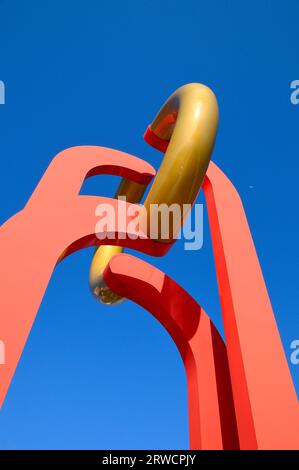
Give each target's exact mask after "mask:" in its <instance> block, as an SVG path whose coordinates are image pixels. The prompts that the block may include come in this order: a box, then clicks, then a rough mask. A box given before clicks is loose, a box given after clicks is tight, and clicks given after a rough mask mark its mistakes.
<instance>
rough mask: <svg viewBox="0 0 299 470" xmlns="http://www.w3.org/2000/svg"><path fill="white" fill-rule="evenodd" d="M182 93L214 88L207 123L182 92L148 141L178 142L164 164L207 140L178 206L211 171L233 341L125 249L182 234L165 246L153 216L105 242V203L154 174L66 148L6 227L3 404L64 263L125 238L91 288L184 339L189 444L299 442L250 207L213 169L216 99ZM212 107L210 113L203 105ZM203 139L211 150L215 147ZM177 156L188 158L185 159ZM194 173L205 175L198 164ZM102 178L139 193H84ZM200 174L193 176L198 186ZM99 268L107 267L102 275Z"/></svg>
mask: <svg viewBox="0 0 299 470" xmlns="http://www.w3.org/2000/svg"><path fill="white" fill-rule="evenodd" d="M183 90H184V93H183V94H184V96H185V93H186V94H188V100H187V102H188V106H191V109H192V106H193V105H194V102H192V98H190V97H189V96H191V94H190V95H189V92H190V91H191V90H195V92H196V93H198V94H199V95H200V96H201V98H202V96H203V95H202V94H201V93H203V94H205V93H206V94H207V97H208V103H207V102H206V101H205V100H203V99H201V100H200V99H199V101H197V102H196V103H197V104H196V106H195V108H193V111H194V113H193V117H194V116H195V117H196V116H197V117H198V119H199V120H198V121H197V122H196V123H195V124H194V123H193V122H189V123H188V126H187V134H184V132H183V131H182V129H184V125H183V124H184V122H185V121H184V119H185V118H186V112H185V111H186V108H185V104H184V107H182V108H181V107H180V105H182V104H183V103H184V99H182V100H180V99H177V97H178V96H181V93H182V90H179V91H178V92H177V93H178V94H174V95H173V96H175V97H176V98H175V100H174V101H171V100H170V105H169V107H167V106H166V111H165V108H162V114H158V118H157V120H155V121H154V123H153V124H152V125H151V126H150V128H149V129H148V131H147V132H146V134H145V139H146V140H147V142H148V143H149V144H151V145H153V146H154V147H156V148H158V149H159V150H161V151H162V152H165V151H166V149H167V148H168V145H169V152H168V153H167V155H166V157H167V158H166V157H165V159H166V160H165V162H167V160H168V157H169V155H175V154H176V153H179V152H180V151H182V152H184V151H185V150H186V148H188V151H187V153H186V154H184V156H185V158H186V155H187V156H190V155H191V156H192V148H193V147H192V146H193V145H194V142H195V144H196V145H198V147H195V148H196V152H198V151H199V155H202V156H203V159H202V160H201V162H200V163H201V164H200V165H199V167H198V171H197V173H196V182H195V183H194V186H192V191H188V194H187V195H186V193H184V191H183V190H182V194H183V197H182V199H181V200H179V202H180V203H184V202H185V201H186V200H188V201H189V202H191V203H193V202H194V199H195V197H196V194H197V191H198V189H199V186H200V184H201V182H202V179H203V178H204V180H203V184H202V189H203V191H204V194H205V197H206V204H207V209H208V215H209V222H210V230H211V237H212V244H213V251H214V257H215V266H216V273H217V279H218V286H219V293H220V300H221V308H222V315H223V322H224V328H225V338H226V344H224V342H223V340H222V339H221V337H220V336H219V334H218V332H217V331H216V329H215V327H214V326H213V325H212V323H211V321H210V320H209V317H208V316H207V314H206V313H205V312H204V311H203V310H202V309H201V307H200V306H199V305H198V304H197V303H196V302H195V300H194V299H192V298H191V297H190V296H189V295H188V293H187V292H186V291H184V290H183V289H182V288H181V287H180V286H178V285H177V284H176V283H175V282H174V281H173V280H172V279H170V278H169V277H167V276H166V274H164V273H162V272H161V271H159V270H157V269H156V268H154V267H153V266H151V265H149V264H148V263H145V262H143V261H141V260H139V259H138V258H135V257H133V256H129V255H125V254H117V253H120V251H121V249H120V246H128V247H131V248H134V249H136V250H140V251H143V252H146V253H149V254H152V255H154V256H161V255H163V254H165V253H166V252H167V251H168V250H169V248H170V247H171V244H172V242H173V240H174V238H175V237H172V236H171V237H170V238H169V240H166V241H165V240H159V237H158V239H157V240H153V239H151V238H150V237H149V235H148V233H147V232H146V231H144V230H142V224H143V222H142V220H144V219H142V217H144V214H143V215H142V217H141V219H140V226H139V227H138V229H136V231H135V233H134V234H131V235H135V237H131V238H130V237H129V235H130V234H129V233H128V232H126V234H125V235H126V236H125V237H123V235H124V234H123V233H121V232H120V230H119V227H118V226H117V225H116V226H115V230H114V232H115V239H114V240H111V238H110V239H105V238H104V237H101V240H100V239H99V238H98V237H97V235H99V234H96V233H95V226H96V217H95V209H96V207H97V206H98V205H99V204H102V203H106V202H109V204H111V205H112V206H113V207H114V208H115V211H116V212H117V211H119V210H120V207H123V208H128V207H131V206H132V203H131V201H130V199H131V197H130V191H132V189H130V188H132V186H133V189H134V187H135V189H134V190H133V193H134V194H133V199H134V201H135V202H138V200H140V198H141V197H142V192H143V190H144V188H145V187H146V186H147V185H148V183H149V182H150V180H151V179H152V177H153V176H154V174H155V171H154V169H153V168H152V167H151V166H150V165H149V164H147V163H146V162H144V161H142V160H140V159H138V158H136V157H133V156H131V155H128V154H124V153H123V152H118V151H116V150H111V149H106V148H102V147H91V146H90V147H75V148H71V149H67V150H65V151H63V152H61V154H59V155H58V156H57V157H55V158H54V160H53V161H52V163H51V164H50V166H49V168H48V169H47V171H46V172H45V174H44V176H43V177H42V179H41V181H40V183H39V185H38V186H37V188H36V190H35V191H34V193H33V195H32V197H31V198H30V200H29V201H28V203H27V204H26V206H25V208H24V209H23V210H22V211H20V212H19V213H18V214H16V215H15V216H14V217H12V218H11V219H10V220H8V221H7V222H6V223H5V224H4V225H3V226H2V227H1V229H0V255H1V271H0V276H1V296H0V312H1V313H0V340H1V341H2V344H4V345H5V363H4V364H0V404H2V402H3V400H4V398H5V395H6V392H7V390H8V387H9V384H10V381H11V379H12V376H13V374H14V372H15V368H16V366H17V363H18V360H19V358H20V355H21V353H22V350H23V348H24V345H25V343H26V340H27V337H28V335H29V332H30V329H31V326H32V323H33V321H34V318H35V315H36V313H37V311H38V308H39V305H40V302H41V300H42V297H43V294H44V292H45V290H46V287H47V284H48V282H49V279H50V277H51V274H52V271H53V269H54V268H55V264H56V263H57V261H58V260H59V261H61V260H62V259H63V258H64V257H65V256H67V255H69V254H71V253H72V252H74V251H75V250H78V249H80V248H83V247H85V246H92V245H99V244H101V245H102V244H105V245H114V248H113V249H111V248H110V247H109V248H108V247H102V248H100V250H99V251H98V253H97V255H96V257H95V258H94V261H93V266H92V272H91V284H92V289H93V291H95V294H96V295H100V296H101V295H102V294H103V291H101V289H105V291H104V293H105V292H106V293H107V292H108V296H107V297H106V300H108V303H110V302H111V300H112V301H114V300H116V301H118V300H119V299H120V298H121V297H126V298H130V299H132V300H133V301H135V302H137V303H139V304H140V305H142V306H143V307H144V308H146V309H147V310H148V311H149V312H150V313H152V314H153V315H154V316H155V317H156V318H157V319H158V320H159V321H160V322H161V323H162V324H163V325H164V326H165V327H166V329H167V330H168V332H169V333H170V335H171V336H172V338H173V339H174V341H175V343H176V344H177V346H178V348H179V351H180V353H181V355H182V358H183V361H184V364H185V369H186V374H187V382H188V401H189V423H190V447H191V448H193V449H238V448H240V449H298V448H299V406H298V400H297V396H296V392H295V389H294V385H293V382H292V379H291V375H290V372H289V368H288V364H287V361H286V358H285V354H284V351H283V347H282V343H281V340H280V336H279V332H278V329H277V325H276V322H275V317H274V314H273V311H272V307H271V303H270V299H269V297H268V293H267V290H266V286H265V283H264V279H263V276H262V272H261V268H260V265H259V262H258V258H257V254H256V251H255V248H254V244H253V241H252V237H251V234H250V229H249V227H248V223H247V220H246V215H245V212H244V209H243V206H242V202H241V200H240V197H239V195H238V193H237V191H236V189H235V188H234V186H233V185H232V183H231V182H230V181H229V180H228V178H227V177H226V176H225V175H224V174H223V172H222V171H221V170H220V169H219V168H218V167H217V166H216V165H215V164H214V163H213V162H211V163H210V165H209V167H208V162H209V158H210V154H211V151H212V146H213V141H214V137H215V134H216V129H217V105H215V104H216V100H215V101H214V98H213V95H212V93H211V92H210V91H209V90H208V89H207V88H206V87H203V86H202V85H197V84H192V85H187V86H186V87H184V88H183ZM187 92H188V93H187ZM192 93H193V91H192ZM199 95H198V96H199ZM186 106H187V105H186ZM205 106H207V108H208V112H203V111H204V110H206V108H205ZM210 106H211V108H210ZM163 109H164V111H165V113H164V111H163ZM188 109H190V107H189V108H188ZM191 114H192V113H191ZM205 116H206V117H207V120H205ZM182 123H183V124H182ZM193 124H194V127H193ZM189 131H190V132H191V137H192V138H193V139H194V140H192V139H191V138H190V135H188V132H189ZM184 136H185V137H184ZM207 137H208V138H207ZM184 138H186V141H185V140H184ZM197 139H198V142H197ZM205 139H207V140H205ZM203 142H204V144H203ZM190 143H191V147H188V145H189V144H190ZM202 145H203V146H204V145H206V147H205V149H204V148H203V147H201V146H202ZM205 150H206V151H205ZM200 152H203V153H202V154H201V153H200ZM190 158H191V157H190ZM176 162H180V164H181V163H182V160H176ZM165 164H166V163H165ZM180 164H179V166H178V167H174V171H175V172H177V171H178V172H179V171H180V168H182V167H181V166H180ZM163 165H164V162H163V164H162V167H161V169H160V170H159V173H158V177H159V179H160V180H158V181H160V183H159V185H157V186H156V189H157V191H158V196H157V193H155V189H154V188H155V186H153V191H152V192H150V193H149V196H148V198H149V199H147V203H151V202H152V201H156V200H157V199H159V201H160V196H161V194H162V195H163V184H164V181H165V184H166V183H167V182H168V176H169V175H168V174H166V175H165V173H163V170H162V169H163ZM167 165H169V161H168V163H167ZM170 167H171V165H170ZM207 167H208V169H207ZM168 168H169V167H168ZM191 168H193V169H192V171H193V172H194V167H192V166H191ZM206 170H207V172H206ZM100 173H113V174H118V175H120V176H122V177H124V178H125V179H126V181H125V182H124V183H121V184H122V186H121V187H120V190H119V193H120V194H124V193H129V198H128V200H129V201H130V202H123V201H121V202H120V203H119V202H118V203H117V201H116V200H114V199H109V198H101V197H94V196H79V195H78V193H79V191H80V187H81V185H82V182H83V180H84V178H85V177H87V176H91V175H94V174H100ZM205 173H206V176H205V177H204V175H205ZM193 175H194V173H193ZM191 177H192V174H191V175H189V180H188V181H189V182H190V181H191V180H192V178H191ZM129 180H133V181H134V184H133V185H132V184H131V183H129ZM161 181H162V182H161ZM181 181H186V180H185V179H183V180H181ZM136 184H137V185H139V186H136ZM154 184H155V183H154ZM160 184H161V185H160ZM134 185H135V186H134ZM136 188H137V190H136ZM183 188H184V186H183ZM135 190H136V191H135ZM160 191H162V193H161V192H160ZM179 193H180V188H179ZM131 194H132V193H131ZM175 197H177V194H176V195H175ZM151 198H152V199H151ZM185 198H186V199H185ZM166 202H168V203H171V198H170V200H169V199H167V198H166ZM147 203H146V204H147ZM136 209H137V207H136ZM141 214H142V213H141ZM102 235H105V234H102ZM120 235H122V236H120ZM172 235H173V234H172ZM103 248H104V250H106V255H105V251H104V250H103ZM116 254H117V255H116ZM102 255H103V256H102ZM115 255H116V256H115ZM98 257H99V258H98ZM128 258H129V260H130V262H127V261H128ZM98 262H99V264H98ZM97 266H99V267H100V272H97V271H93V269H94V268H95V267H97ZM99 282H100V284H99ZM97 287H100V289H97ZM95 289H97V290H95ZM107 289H108V290H107ZM141 291H142V296H141V295H140V292H141ZM109 292H110V293H109ZM16 293H17V295H16ZM103 300H104V301H105V298H104V299H103ZM186 306H187V307H186Z"/></svg>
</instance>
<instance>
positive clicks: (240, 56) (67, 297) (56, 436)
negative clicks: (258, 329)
mask: <svg viewBox="0 0 299 470" xmlns="http://www.w3.org/2000/svg"><path fill="white" fill-rule="evenodd" d="M298 14H299V3H298V1H296V0H288V1H287V2H280V1H278V0H272V1H270V0H268V1H266V0H252V1H251V2H240V1H238V0H230V1H229V0H210V1H201V0H185V1H184V2H183V1H178V0H172V1H170V0H164V1H163V2H161V1H157V0H152V1H149V0H138V1H137V0H133V1H131V0H128V1H126V2H123V1H120V0H118V1H114V0H105V1H103V0H97V1H96V0H86V1H84V2H79V1H76V0H72V1H71V0H68V1H67V0H59V1H55V0H52V1H43V2H40V1H35V0H28V1H27V2H21V1H16V2H9V1H5V0H2V1H1V0H0V18H1V28H0V80H3V81H4V83H5V86H6V104H5V105H1V106H0V136H1V138H0V155H1V160H0V161H1V166H2V171H1V184H0V198H1V201H2V204H1V207H0V217H1V222H3V221H4V220H6V219H7V218H9V217H10V216H11V215H12V214H14V213H15V212H16V211H18V210H19V209H21V208H22V207H23V205H24V204H25V202H26V201H27V199H28V198H29V196H30V194H31V192H32V191H33V189H34V187H35V186H36V184H37V182H38V181H39V178H40V177H41V175H42V174H43V172H44V170H45V169H46V167H47V165H48V163H49V162H50V160H51V159H52V158H53V156H54V155H55V154H56V153H57V152H58V151H60V150H61V149H63V148H66V147H69V146H73V145H82V144H83V145H84V144H94V145H102V146H108V147H114V148H117V149H121V150H124V151H127V152H129V153H132V154H135V155H137V156H140V157H143V158H144V159H146V160H147V161H149V162H150V163H152V164H153V165H154V166H155V167H158V166H159V162H160V159H161V155H160V154H159V153H158V152H156V151H155V150H153V149H151V148H150V147H148V146H147V145H146V144H145V143H144V142H143V140H142V134H143V131H144V130H145V128H146V126H147V125H148V124H149V122H150V121H151V120H152V118H153V117H154V115H155V113H156V112H157V110H158V109H159V107H160V106H161V104H162V102H163V100H165V99H166V98H167V97H168V96H169V94H170V93H171V92H172V91H174V90H175V89H176V88H178V87H179V86H181V85H183V84H185V83H188V82H201V83H204V84H206V85H208V86H210V87H212V89H213V90H214V92H215V93H216V95H217V98H218V102H219V108H220V128H219V133H218V137H217V143H216V147H215V151H214V154H213V160H214V161H215V162H216V163H217V164H218V165H219V166H220V167H221V168H222V169H223V170H224V171H225V172H226V174H227V175H228V176H229V177H230V179H231V180H232V181H233V183H234V184H235V186H236V187H237V188H238V190H239V192H240V194H241V197H242V200H243V203H244V206H245V209H246V213H247V216H248V220H249V224H250V227H251V230H252V234H253V237H254V241H255V245H256V248H257V252H258V255H259V259H260V262H261V266H262V269H263V273H264V276H265V280H266V283H267V287H268V291H269V294H270V297H271V301H272V304H273V308H274V311H275V315H276V319H277V322H278V326H279V329H280V333H281V336H282V340H283V344H284V347H285V351H286V355H287V357H288V359H289V357H290V352H291V350H290V343H291V341H292V340H294V339H299V321H298V295H297V293H298V225H299V224H298V215H297V214H298V205H297V202H298V196H297V185H298V176H297V175H298V169H299V163H298V152H299V142H298V125H299V105H298V106H294V105H292V104H291V102H290V93H291V91H290V83H291V81H293V80H295V79H299V70H298V58H299V57H298V55H299V51H298V44H299V41H298V39H299V37H298V36H299V32H298ZM117 184H118V180H117V178H116V177H112V176H101V177H96V178H93V179H91V180H89V181H88V182H86V183H85V185H84V188H83V189H82V192H84V193H87V194H102V195H107V196H112V195H113V193H114V191H115V189H116V187H117ZM199 200H200V201H203V198H202V196H201V197H200V198H199ZM91 256H92V250H83V251H81V252H78V253H76V254H74V255H73V256H71V257H69V258H68V259H66V260H65V261H64V262H63V263H62V264H60V265H59V266H58V267H57V269H56V270H55V272H54V275H53V277H52V279H51V282H50V285H49V287H48V290H47V292H46V295H45V297H44V299H43V303H42V306H41V308H40V311H39V313H38V316H37V318H36V321H35V324H34V327H33V329H32V332H31V335H30V338H29V341H28V343H27V345H26V348H25V351H24V354H23V356H22V358H21V361H20V363H19V366H18V369H17V372H16V374H15V377H14V379H13V382H12V384H11V388H10V390H9V393H8V395H7V398H6V401H5V403H4V406H3V408H2V410H1V411H0V448H2V449H27V448H71V449H73V448H98V449H108V448H110V449H116V448H120V449H138V448H152V449H156V448H178V449H180V448H187V447H188V421H187V397H186V379H185V373H184V368H183V364H182V361H181V359H180V357H179V354H178V352H177V350H176V347H175V345H174V344H173V342H172V340H171V338H170V337H169V336H168V334H167V333H166V332H165V331H164V330H163V328H162V327H161V326H160V325H159V323H158V322H157V321H156V320H155V319H154V318H152V317H151V316H150V315H149V314H148V313H147V312H146V311H144V310H143V309H141V308H140V307H138V306H137V305H134V304H133V303H131V302H125V303H123V304H122V305H121V306H119V307H117V308H114V309H112V308H110V309H109V308H105V307H104V306H101V305H99V304H97V303H96V302H95V300H94V299H93V298H92V297H91V295H90V293H89V289H88V271H89V264H90V260H91ZM143 258H144V259H147V260H149V259H150V258H149V257H148V256H143ZM151 262H154V264H155V265H156V266H158V267H159V268H161V269H163V270H164V271H165V272H166V273H167V274H169V275H170V276H171V277H173V278H174V279H175V280H176V281H178V282H179V283H180V284H181V285H182V286H184V287H185V288H186V289H187V290H188V291H189V292H190V293H191V294H192V295H193V296H194V297H195V298H196V299H197V300H198V302H199V303H200V304H201V305H202V306H203V307H204V309H205V310H206V311H207V312H209V314H210V316H211V318H212V319H213V320H214V322H215V323H216V325H217V327H218V328H219V330H220V331H221V332H222V331H223V328H222V321H221V314H220V307H219V299H218V292H217V283H216V278H215V271H214V265H213V256H212V250H211V243H210V236H209V230H208V223H207V218H206V214H205V227H204V246H203V248H202V249H201V250H200V251H197V252H191V251H184V250H183V242H182V241H179V242H178V243H177V244H176V246H175V247H174V248H173V249H172V250H171V251H170V252H169V254H168V255H167V257H165V258H163V259H154V260H151ZM290 369H291V372H292V375H293V379H294V383H295V385H296V388H297V392H298V391H299V365H297V366H294V365H291V364H290Z"/></svg>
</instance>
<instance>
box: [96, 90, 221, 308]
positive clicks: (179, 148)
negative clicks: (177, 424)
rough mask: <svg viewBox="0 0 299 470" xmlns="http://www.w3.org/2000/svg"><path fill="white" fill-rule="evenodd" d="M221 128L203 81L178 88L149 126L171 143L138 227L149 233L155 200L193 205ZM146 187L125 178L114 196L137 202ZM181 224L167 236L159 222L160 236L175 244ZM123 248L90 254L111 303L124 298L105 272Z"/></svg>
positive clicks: (100, 292) (100, 294)
mask: <svg viewBox="0 0 299 470" xmlns="http://www.w3.org/2000/svg"><path fill="white" fill-rule="evenodd" d="M217 128H218V105H217V100H216V97H215V95H214V93H213V92H212V91H211V89H210V88H208V87H206V86H205V85H202V84H199V83H190V84H188V85H184V86H182V87H181V88H179V89H178V90H176V91H175V92H174V93H173V94H172V95H171V96H170V97H169V98H168V100H167V101H166V102H165V103H164V105H163V106H162V108H161V109H160V111H159V112H158V114H157V116H156V117H155V119H154V120H153V122H152V124H151V125H150V126H149V129H150V131H151V132H152V133H153V134H154V135H155V136H156V137H157V138H160V139H163V140H164V141H168V142H169V144H168V147H167V150H166V152H165V155H164V158H163V160H162V163H161V165H160V168H159V170H158V172H157V175H156V177H155V180H154V182H153V184H152V187H151V188H150V190H149V193H148V195H147V197H146V199H145V201H144V210H142V212H141V215H140V226H141V228H142V229H144V231H146V233H147V234H148V235H149V236H150V233H151V220H150V207H151V205H152V204H158V205H160V204H167V205H168V206H171V205H172V204H179V205H180V207H181V209H182V210H183V205H184V204H193V202H194V200H195V198H196V196H197V194H198V191H199V189H200V186H201V184H202V181H203V179H204V176H205V174H206V171H207V169H208V165H209V162H210V159H211V154H212V151H213V147H214V142H215V138H216V134H217ZM145 189H146V187H145V186H144V185H140V184H137V183H134V182H132V181H129V180H125V179H124V180H122V182H121V183H120V186H119V188H118V190H117V193H116V197H117V196H126V198H127V201H128V202H133V203H139V202H140V201H141V199H142V196H143V194H144V192H145ZM180 228H181V227H175V228H173V227H172V225H171V224H170V226H169V236H168V237H167V239H164V238H163V237H162V236H161V230H160V227H158V229H157V231H156V233H157V237H156V239H157V240H158V241H159V242H161V243H172V242H173V240H174V239H175V238H176V236H177V234H178V233H177V232H178V230H179V229H180ZM152 233H153V232H152ZM122 251H123V248H122V247H118V246H117V247H115V246H105V245H103V246H100V247H99V248H97V249H96V251H95V254H94V256H93V259H92V263H91V270H90V277H89V280H90V287H91V290H92V292H93V294H94V295H95V296H96V298H97V299H98V300H100V301H101V302H102V303H104V304H107V305H111V304H118V303H120V302H121V301H122V298H121V297H119V296H118V295H117V294H115V293H114V292H112V291H111V290H110V289H109V288H108V287H107V286H105V283H104V281H103V276H102V275H103V272H104V270H105V268H106V266H107V264H108V263H109V261H110V259H111V258H112V257H113V256H115V255H116V254H119V253H121V252H122Z"/></svg>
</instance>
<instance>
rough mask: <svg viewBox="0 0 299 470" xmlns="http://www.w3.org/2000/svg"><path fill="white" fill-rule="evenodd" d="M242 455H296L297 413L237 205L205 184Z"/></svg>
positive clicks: (212, 177) (216, 181)
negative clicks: (288, 451)
mask: <svg viewBox="0 0 299 470" xmlns="http://www.w3.org/2000/svg"><path fill="white" fill-rule="evenodd" d="M203 190H204V193H205V197H206V201H207V208H208V215H209V223H210V229H211V237H212V244H213V251H214V257H215V265H216V273H217V279H218V286H219V294H220V300H221V307H222V315H223V322H224V328H225V336H226V344H227V352H228V359H229V367H230V373H231V379H232V388H233V396H234V403H235V410H236V417H237V423H238V433H239V439H240V447H241V449H255V448H257V449H298V448H299V420H298V418H299V407H298V400H297V395H296V391H295V388H294V385H293V381H292V377H291V374H290V371H289V367H288V364H287V360H286V357H285V354H284V350H283V346H282V342H281V339H280V335H279V331H278V328H277V325H276V321H275V317H274V313H273V310H272V307H271V302H270V299H269V296H268V293H267V289H266V285H265V282H264V278H263V275H262V271H261V267H260V264H259V261H258V257H257V254H256V251H255V247H254V243H253V240H252V237H251V233H250V229H249V226H248V223H247V219H246V215H245V212H244V208H243V205H242V202H241V199H240V197H239V195H238V192H237V191H236V189H235V187H234V186H233V184H232V183H231V182H230V181H229V179H228V178H227V177H226V176H225V175H224V173H223V172H222V171H221V170H220V169H219V168H218V167H217V166H216V165H215V164H213V163H212V162H211V164H210V166H209V169H208V172H207V176H206V178H205V180H204V184H203Z"/></svg>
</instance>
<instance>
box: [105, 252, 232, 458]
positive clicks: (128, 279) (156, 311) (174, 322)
mask: <svg viewBox="0 0 299 470" xmlns="http://www.w3.org/2000/svg"><path fill="white" fill-rule="evenodd" d="M104 279H105V282H106V284H107V285H108V286H109V287H110V288H111V289H113V290H115V291H116V292H117V293H118V294H120V295H123V296H124V297H127V298H129V299H131V300H133V301H134V302H136V303H138V304H139V305H141V306H142V307H144V308H145V309H147V310H148V311H149V312H150V313H151V314H152V315H154V316H155V317H156V318H157V319H158V320H159V321H160V323H161V324H162V325H163V326H164V327H165V329H166V330H167V331H168V333H169V334H170V335H171V337H172V338H173V340H174V341H175V343H176V345H177V347H178V349H179V351H180V354H181V357H182V359H183V361H184V365H185V370H186V375H187V383H188V406H189V430H190V447H191V449H237V448H238V435H237V429H236V419H235V412H234V406H233V399H232V392H231V383H230V375H229V369H228V363H227V354H226V347H225V344H224V342H223V340H222V338H221V336H220V335H219V333H218V332H217V330H216V328H215V326H214V325H213V323H212V322H211V320H210V319H209V317H208V316H207V314H206V313H205V312H204V310H203V309H202V308H201V307H200V305H198V303H197V302H196V301H195V300H194V299H193V298H192V297H191V296H190V295H189V294H188V293H187V292H186V291H185V290H184V289H183V288H182V287H181V286H180V285H178V284H177V283H176V282H175V281H173V280H172V279H171V278H169V277H168V276H166V274H164V273H163V272H162V271H160V270H158V269H157V268H155V267H154V266H152V265H150V264H148V263H146V262H144V261H142V260H140V259H138V258H135V257H134V256H130V255H118V256H115V257H114V258H113V259H112V260H111V261H110V263H109V265H108V267H107V268H106V270H105V272H104Z"/></svg>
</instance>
